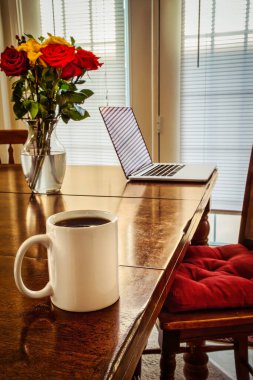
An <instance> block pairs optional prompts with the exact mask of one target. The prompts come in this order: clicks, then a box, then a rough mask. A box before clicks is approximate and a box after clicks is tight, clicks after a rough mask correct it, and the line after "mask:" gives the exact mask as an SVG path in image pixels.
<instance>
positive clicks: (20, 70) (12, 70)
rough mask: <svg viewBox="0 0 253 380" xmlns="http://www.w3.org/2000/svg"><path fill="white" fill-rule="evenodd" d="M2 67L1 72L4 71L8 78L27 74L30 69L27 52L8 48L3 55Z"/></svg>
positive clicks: (0, 64) (0, 65)
mask: <svg viewBox="0 0 253 380" xmlns="http://www.w3.org/2000/svg"><path fill="white" fill-rule="evenodd" d="M0 67H1V71H4V72H5V74H6V75H7V76H17V75H23V74H26V73H27V71H28V69H29V60H28V58H27V54H26V52H24V51H17V50H16V49H15V48H13V47H11V48H9V47H7V48H6V49H5V50H4V51H3V53H2V54H1V62H0Z"/></svg>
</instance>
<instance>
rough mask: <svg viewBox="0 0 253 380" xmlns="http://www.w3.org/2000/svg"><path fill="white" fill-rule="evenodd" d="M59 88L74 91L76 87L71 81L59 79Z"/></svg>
mask: <svg viewBox="0 0 253 380" xmlns="http://www.w3.org/2000/svg"><path fill="white" fill-rule="evenodd" d="M59 89H60V90H63V91H76V90H77V87H76V85H75V84H74V83H72V82H66V81H64V80H61V81H59Z"/></svg>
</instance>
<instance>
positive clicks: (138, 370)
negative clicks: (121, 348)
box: [132, 357, 141, 380]
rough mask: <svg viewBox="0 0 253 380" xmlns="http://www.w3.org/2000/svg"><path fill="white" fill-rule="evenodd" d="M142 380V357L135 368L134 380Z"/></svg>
mask: <svg viewBox="0 0 253 380" xmlns="http://www.w3.org/2000/svg"><path fill="white" fill-rule="evenodd" d="M140 379H141V357H140V360H139V361H138V364H137V366H136V368H135V371H134V374H133V377H132V380H140Z"/></svg>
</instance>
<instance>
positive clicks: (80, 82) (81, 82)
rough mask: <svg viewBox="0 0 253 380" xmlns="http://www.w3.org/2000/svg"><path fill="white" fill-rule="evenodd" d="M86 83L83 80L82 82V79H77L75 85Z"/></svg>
mask: <svg viewBox="0 0 253 380" xmlns="http://www.w3.org/2000/svg"><path fill="white" fill-rule="evenodd" d="M85 82H86V81H85V80H83V79H78V80H77V81H76V84H84V83H85Z"/></svg>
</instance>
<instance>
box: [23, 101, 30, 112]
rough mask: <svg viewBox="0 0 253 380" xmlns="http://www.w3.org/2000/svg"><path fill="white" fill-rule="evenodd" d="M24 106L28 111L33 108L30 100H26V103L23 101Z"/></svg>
mask: <svg viewBox="0 0 253 380" xmlns="http://www.w3.org/2000/svg"><path fill="white" fill-rule="evenodd" d="M23 106H24V108H25V109H26V110H27V111H29V110H30V108H31V100H28V99H26V100H24V101H23Z"/></svg>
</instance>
